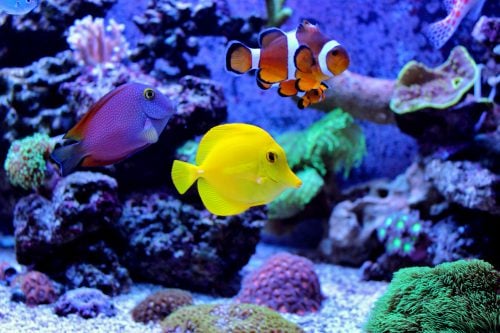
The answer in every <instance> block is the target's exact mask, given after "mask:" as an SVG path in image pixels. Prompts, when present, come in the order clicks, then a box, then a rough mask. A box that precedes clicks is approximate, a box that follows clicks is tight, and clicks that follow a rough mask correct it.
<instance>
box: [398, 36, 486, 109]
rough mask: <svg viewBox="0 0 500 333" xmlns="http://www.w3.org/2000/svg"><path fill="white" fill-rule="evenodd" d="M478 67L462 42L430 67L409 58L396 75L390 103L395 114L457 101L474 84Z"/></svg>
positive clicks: (448, 105)
mask: <svg viewBox="0 0 500 333" xmlns="http://www.w3.org/2000/svg"><path fill="white" fill-rule="evenodd" d="M478 75H479V71H478V68H477V65H476V63H475V62H474V59H472V57H471V56H470V54H469V53H468V52H467V49H466V48H465V47H463V46H457V47H455V48H454V49H453V50H452V51H451V53H450V55H449V57H448V59H447V60H446V62H445V63H443V64H442V65H440V66H438V67H436V68H434V69H431V68H428V67H427V66H425V65H423V64H421V63H418V62H416V61H410V62H409V63H408V64H406V66H404V67H403V69H401V72H400V73H399V75H398V79H397V82H396V86H395V88H394V93H393V96H392V98H391V102H390V107H391V109H392V110H393V111H394V112H395V113H397V114H405V113H410V112H415V111H418V110H421V109H425V108H434V109H445V108H448V107H450V106H452V105H454V104H456V103H457V102H458V101H459V100H460V99H461V98H462V96H463V95H464V94H465V93H466V92H467V91H468V90H469V89H471V87H472V86H473V85H474V82H475V81H476V80H477V76H478Z"/></svg>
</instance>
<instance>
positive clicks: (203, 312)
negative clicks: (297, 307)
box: [162, 304, 304, 333]
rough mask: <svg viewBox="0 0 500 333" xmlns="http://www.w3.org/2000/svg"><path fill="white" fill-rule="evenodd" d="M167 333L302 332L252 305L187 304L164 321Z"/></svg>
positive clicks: (164, 328)
mask: <svg viewBox="0 0 500 333" xmlns="http://www.w3.org/2000/svg"><path fill="white" fill-rule="evenodd" d="M162 326H163V332H164V333H192V332H203V333H249V332H261V333H273V332H274V333H278V332H280V333H303V332H304V330H303V329H301V328H300V327H298V326H297V325H295V324H294V323H291V322H289V321H287V320H286V319H284V318H282V317H281V316H280V315H279V314H278V313H276V312H274V311H272V310H270V309H268V308H265V307H262V306H257V305H253V304H203V305H191V306H185V307H183V308H181V309H179V310H177V311H175V312H174V313H173V314H171V315H170V316H168V317H167V319H165V320H164V321H163V322H162Z"/></svg>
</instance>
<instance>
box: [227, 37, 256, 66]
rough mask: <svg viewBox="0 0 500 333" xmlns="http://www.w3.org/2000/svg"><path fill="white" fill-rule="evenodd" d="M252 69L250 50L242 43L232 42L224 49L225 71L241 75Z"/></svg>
mask: <svg viewBox="0 0 500 333" xmlns="http://www.w3.org/2000/svg"><path fill="white" fill-rule="evenodd" d="M251 69H252V50H251V49H250V48H249V47H248V46H246V45H245V44H243V43H240V42H237V41H232V42H230V43H229V45H228V46H227V48H226V70H227V71H229V72H233V73H236V74H243V73H246V72H248V71H249V70H251Z"/></svg>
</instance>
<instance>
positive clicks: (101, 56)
mask: <svg viewBox="0 0 500 333" xmlns="http://www.w3.org/2000/svg"><path fill="white" fill-rule="evenodd" d="M124 29H125V25H123V24H118V23H116V21H115V20H114V19H110V20H109V23H108V24H107V25H106V26H104V19H102V18H95V19H94V18H93V17H92V16H91V15H87V16H85V17H84V18H83V19H81V20H75V23H74V24H73V25H72V26H71V27H70V28H69V31H68V37H67V42H68V44H69V46H70V48H71V49H72V50H73V54H74V56H75V59H76V60H77V61H78V63H79V64H80V65H86V66H93V67H94V66H97V65H105V64H111V63H117V62H120V61H121V60H122V59H126V58H127V57H128V53H129V50H128V43H127V41H126V40H125V37H124V36H123V34H122V32H123V30H124Z"/></svg>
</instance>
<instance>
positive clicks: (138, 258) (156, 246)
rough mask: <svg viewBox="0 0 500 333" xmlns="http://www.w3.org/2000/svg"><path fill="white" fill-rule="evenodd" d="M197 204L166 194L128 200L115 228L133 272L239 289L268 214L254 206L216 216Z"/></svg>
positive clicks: (178, 283) (185, 284)
mask: <svg viewBox="0 0 500 333" xmlns="http://www.w3.org/2000/svg"><path fill="white" fill-rule="evenodd" d="M198 207H199V208H195V207H194V206H191V205H189V204H185V203H183V202H181V201H179V200H176V199H174V198H173V197H171V196H168V195H165V194H162V193H154V194H149V195H147V194H138V195H135V196H132V197H130V198H129V199H128V200H127V201H126V202H125V204H124V209H123V214H122V217H121V218H120V220H119V222H118V223H117V224H116V228H117V229H118V231H119V232H120V233H121V235H122V238H123V242H124V244H123V248H125V253H124V254H123V256H122V257H121V258H123V263H125V264H126V265H127V267H128V268H129V271H130V272H131V274H132V275H134V276H135V277H136V278H140V279H143V280H148V281H151V282H156V283H161V284H163V285H167V286H171V287H178V288H183V289H188V290H198V291H203V292H217V293H222V294H226V295H228V294H234V293H235V291H236V288H237V287H236V286H234V285H233V281H234V280H235V279H237V272H238V271H239V270H240V269H241V267H243V266H244V265H245V264H246V263H247V262H248V260H249V258H250V256H251V255H252V254H253V253H254V251H255V246H256V245H257V242H258V241H259V233H260V229H261V227H262V225H263V221H264V220H265V215H264V214H263V211H262V209H261V208H255V209H251V210H249V211H247V212H245V213H244V214H241V215H236V216H230V217H217V216H215V215H212V214H210V213H209V212H208V211H206V210H205V209H203V207H202V206H201V205H200V206H198ZM236 282H237V281H236Z"/></svg>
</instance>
